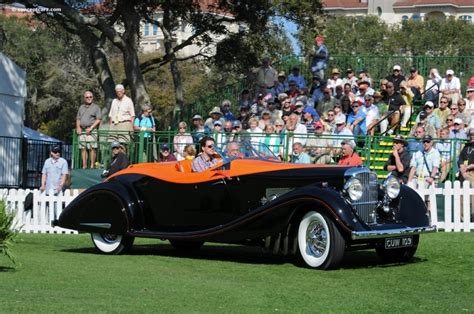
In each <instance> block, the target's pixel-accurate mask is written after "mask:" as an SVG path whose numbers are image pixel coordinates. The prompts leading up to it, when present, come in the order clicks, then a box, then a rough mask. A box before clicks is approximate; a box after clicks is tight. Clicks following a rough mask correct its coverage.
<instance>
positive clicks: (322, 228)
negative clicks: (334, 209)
mask: <svg viewBox="0 0 474 314" xmlns="http://www.w3.org/2000/svg"><path fill="white" fill-rule="evenodd" d="M344 247H345V241H344V238H343V237H342V236H341V234H340V232H339V230H338V229H337V227H336V226H335V225H334V223H333V221H332V220H331V219H329V218H328V217H327V216H326V215H324V214H322V213H319V212H316V211H311V212H308V213H306V215H304V216H303V218H302V219H301V222H300V225H299V227H298V248H299V253H300V255H301V258H302V259H303V261H304V263H305V264H306V266H308V267H311V268H319V269H330V268H336V267H338V266H339V264H340V262H341V260H342V257H343V256H344Z"/></svg>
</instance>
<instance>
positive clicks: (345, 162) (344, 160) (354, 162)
mask: <svg viewBox="0 0 474 314" xmlns="http://www.w3.org/2000/svg"><path fill="white" fill-rule="evenodd" d="M337 164H338V165H340V166H362V159H360V157H359V155H357V153H356V152H353V153H352V154H351V155H350V156H342V157H341V159H339V162H338V163H337Z"/></svg>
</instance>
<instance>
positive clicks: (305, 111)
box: [303, 106, 317, 117]
mask: <svg viewBox="0 0 474 314" xmlns="http://www.w3.org/2000/svg"><path fill="white" fill-rule="evenodd" d="M303 113H309V114H311V115H312V116H313V117H314V116H315V115H317V113H316V110H314V108H313V107H310V106H307V107H306V108H304V110H303Z"/></svg>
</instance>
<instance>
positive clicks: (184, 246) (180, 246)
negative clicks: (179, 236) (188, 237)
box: [170, 240, 204, 252]
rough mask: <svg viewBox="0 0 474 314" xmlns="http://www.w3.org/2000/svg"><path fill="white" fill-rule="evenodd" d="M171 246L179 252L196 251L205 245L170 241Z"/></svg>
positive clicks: (198, 242)
mask: <svg viewBox="0 0 474 314" xmlns="http://www.w3.org/2000/svg"><path fill="white" fill-rule="evenodd" d="M170 243H171V245H172V246H173V247H174V248H175V249H177V250H179V251H185V252H187V251H196V250H199V249H200V248H201V246H202V245H203V244H204V242H202V241H180V240H170Z"/></svg>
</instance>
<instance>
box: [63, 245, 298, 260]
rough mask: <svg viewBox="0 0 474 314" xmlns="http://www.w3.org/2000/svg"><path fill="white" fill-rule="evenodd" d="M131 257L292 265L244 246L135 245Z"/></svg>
mask: <svg viewBox="0 0 474 314" xmlns="http://www.w3.org/2000/svg"><path fill="white" fill-rule="evenodd" d="M62 251H63V252H70V253H83V254H100V253H98V252H97V250H95V249H94V248H79V249H67V250H62ZM124 255H130V256H134V255H136V256H145V255H156V256H167V257H180V258H190V259H203V260H212V261H231V262H236V263H246V264H269V265H271V264H274V265H279V264H285V263H291V262H292V261H293V258H292V257H291V256H280V255H272V254H270V253H265V252H263V251H262V249H261V248H259V247H252V246H242V245H214V244H209V245H204V246H203V247H202V248H200V249H198V250H191V251H183V250H177V249H175V248H174V247H172V246H171V245H170V244H156V245H149V244H147V245H134V246H133V248H132V250H131V251H130V252H127V253H124Z"/></svg>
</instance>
